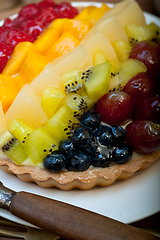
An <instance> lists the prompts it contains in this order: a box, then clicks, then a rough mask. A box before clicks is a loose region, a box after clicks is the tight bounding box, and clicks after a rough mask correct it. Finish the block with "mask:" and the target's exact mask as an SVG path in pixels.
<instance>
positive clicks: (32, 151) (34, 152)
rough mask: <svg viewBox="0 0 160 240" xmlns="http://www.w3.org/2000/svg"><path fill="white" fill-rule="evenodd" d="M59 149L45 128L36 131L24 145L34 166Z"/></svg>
mask: <svg viewBox="0 0 160 240" xmlns="http://www.w3.org/2000/svg"><path fill="white" fill-rule="evenodd" d="M57 149H58V146H57V141H55V139H54V138H52V137H51V135H50V134H49V133H48V131H47V130H46V129H45V128H44V127H40V128H37V129H36V130H34V131H33V132H32V133H31V134H30V135H29V136H28V137H27V139H26V141H25V143H24V150H25V152H26V153H27V154H28V157H29V158H30V159H31V161H32V162H33V164H37V163H40V162H43V159H44V158H45V157H46V156H47V155H48V154H50V153H51V152H52V151H55V150H57Z"/></svg>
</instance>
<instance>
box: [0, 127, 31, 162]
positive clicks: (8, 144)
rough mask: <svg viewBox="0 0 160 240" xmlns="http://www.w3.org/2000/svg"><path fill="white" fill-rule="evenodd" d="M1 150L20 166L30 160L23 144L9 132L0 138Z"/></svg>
mask: <svg viewBox="0 0 160 240" xmlns="http://www.w3.org/2000/svg"><path fill="white" fill-rule="evenodd" d="M0 149H1V151H2V152H4V153H5V154H6V155H7V156H8V157H10V158H11V159H12V161H13V162H15V163H16V164H18V165H20V164H22V163H23V162H24V161H25V160H26V159H27V158H28V156H27V153H26V152H25V151H24V149H23V147H22V144H21V143H20V142H19V141H18V140H17V139H16V138H15V137H14V136H13V135H12V134H11V133H10V132H9V131H8V130H6V131H5V132H4V133H3V134H2V135H1V136H0Z"/></svg>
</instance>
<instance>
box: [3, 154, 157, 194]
mask: <svg viewBox="0 0 160 240" xmlns="http://www.w3.org/2000/svg"><path fill="white" fill-rule="evenodd" d="M159 157H160V150H159V151H157V152H154V153H150V154H137V153H135V152H134V153H133V156H132V159H131V160H130V161H129V162H128V163H125V164H120V165H118V164H115V165H112V166H109V167H107V168H98V167H91V168H89V169H88V170H86V171H84V172H70V171H65V172H61V173H51V172H48V171H46V170H44V169H40V168H38V167H32V166H25V165H16V164H15V163H13V162H12V161H11V160H10V159H9V158H8V157H6V156H5V155H4V154H1V155H0V168H1V169H2V170H4V171H5V172H7V173H10V174H15V175H16V176H17V177H18V178H19V179H20V180H22V181H24V182H35V183H36V184H38V185H39V186H40V187H44V188H50V187H57V188H59V189H62V190H71V189H74V188H78V189H82V190H89V189H92V188H93V187H95V186H101V187H106V186H109V185H111V184H113V183H114V182H115V181H117V180H126V179H128V178H129V177H131V176H132V175H133V174H134V173H135V172H137V171H139V170H142V169H144V168H146V167H147V166H148V165H150V164H151V163H152V162H154V161H156V160H158V158H159ZM159 160H160V159H159Z"/></svg>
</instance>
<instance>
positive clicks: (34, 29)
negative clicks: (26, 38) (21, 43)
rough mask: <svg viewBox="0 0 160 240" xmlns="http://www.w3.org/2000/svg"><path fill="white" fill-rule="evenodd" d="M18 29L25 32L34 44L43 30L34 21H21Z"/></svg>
mask: <svg viewBox="0 0 160 240" xmlns="http://www.w3.org/2000/svg"><path fill="white" fill-rule="evenodd" d="M20 29H21V30H23V31H25V32H27V33H28V34H29V35H30V36H31V38H32V40H31V41H32V42H34V41H35V40H36V38H37V37H38V36H39V35H40V33H41V32H42V31H43V28H42V27H41V26H39V25H38V24H37V22H36V21H35V20H34V19H28V20H25V21H23V22H22V23H21V25H20Z"/></svg>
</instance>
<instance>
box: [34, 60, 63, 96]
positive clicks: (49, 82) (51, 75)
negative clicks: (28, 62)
mask: <svg viewBox="0 0 160 240" xmlns="http://www.w3.org/2000/svg"><path fill="white" fill-rule="evenodd" d="M44 79H45V81H44ZM48 86H52V87H54V88H57V89H60V90H62V84H61V80H60V76H59V74H58V72H57V70H56V68H55V67H53V65H52V64H51V63H49V64H47V66H46V67H45V68H44V70H43V71H42V72H41V73H40V74H39V75H38V76H37V77H36V78H35V79H34V80H33V81H32V82H31V83H30V87H31V88H32V90H33V91H34V92H35V94H36V95H37V96H38V97H41V96H42V92H43V90H44V89H45V88H46V87H48Z"/></svg>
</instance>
